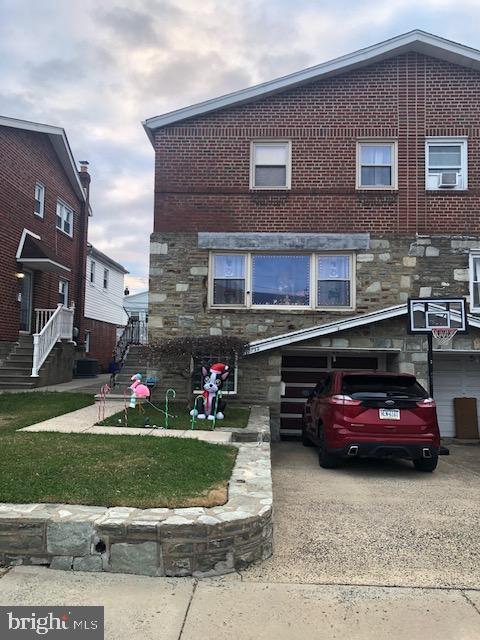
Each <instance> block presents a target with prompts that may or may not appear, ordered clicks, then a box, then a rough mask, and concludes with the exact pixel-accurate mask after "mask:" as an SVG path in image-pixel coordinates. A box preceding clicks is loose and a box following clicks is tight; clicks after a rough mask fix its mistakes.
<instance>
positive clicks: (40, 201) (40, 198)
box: [33, 182, 45, 218]
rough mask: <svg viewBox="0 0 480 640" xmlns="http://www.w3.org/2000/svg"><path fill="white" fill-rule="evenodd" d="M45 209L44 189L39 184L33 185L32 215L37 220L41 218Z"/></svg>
mask: <svg viewBox="0 0 480 640" xmlns="http://www.w3.org/2000/svg"><path fill="white" fill-rule="evenodd" d="M44 209H45V187H44V186H43V184H41V182H37V183H36V185H35V206H34V209H33V211H34V213H35V215H36V216H38V217H39V218H43V211H44Z"/></svg>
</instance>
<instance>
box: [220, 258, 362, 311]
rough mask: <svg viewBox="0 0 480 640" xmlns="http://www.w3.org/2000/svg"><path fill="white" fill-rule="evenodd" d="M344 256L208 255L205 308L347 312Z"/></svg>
mask: <svg viewBox="0 0 480 640" xmlns="http://www.w3.org/2000/svg"><path fill="white" fill-rule="evenodd" d="M353 265H354V262H353V259H352V256H351V255H350V254H336V255H331V254H322V255H319V254H294V253H288V254H277V253H242V254H239V253H237V254H235V253H232V254H226V253H219V254H217V253H215V254H212V255H211V263H210V286H209V303H210V305H211V306H214V307H216V306H218V307H252V308H262V307H263V308H277V307H279V308H282V307H285V308H290V309H295V308H300V309H301V308H304V309H305V308H307V309H312V308H323V309H335V308H339V309H343V308H345V309H351V308H353V306H354V274H353Z"/></svg>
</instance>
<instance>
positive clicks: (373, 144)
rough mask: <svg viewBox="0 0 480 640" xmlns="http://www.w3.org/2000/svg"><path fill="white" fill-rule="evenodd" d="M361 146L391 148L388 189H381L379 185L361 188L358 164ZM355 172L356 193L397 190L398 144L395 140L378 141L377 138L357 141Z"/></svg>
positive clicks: (360, 173)
mask: <svg viewBox="0 0 480 640" xmlns="http://www.w3.org/2000/svg"><path fill="white" fill-rule="evenodd" d="M362 145H369V146H371V147H385V146H386V145H389V146H391V147H392V184H391V185H390V186H388V187H382V186H379V185H373V186H363V185H362V164H361V162H360V160H361V157H360V149H361V147H362ZM356 155H357V158H356V164H357V170H356V180H355V188H356V189H357V190H358V191H396V190H397V189H398V143H397V141H396V140H392V139H391V138H390V139H386V140H379V139H378V138H374V139H373V140H372V139H365V140H363V139H362V140H357V154H356Z"/></svg>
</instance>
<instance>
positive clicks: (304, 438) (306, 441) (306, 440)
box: [302, 425, 313, 447]
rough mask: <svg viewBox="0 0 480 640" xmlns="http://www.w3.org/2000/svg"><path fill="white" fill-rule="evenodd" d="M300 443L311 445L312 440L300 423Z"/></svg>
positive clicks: (305, 445)
mask: <svg viewBox="0 0 480 640" xmlns="http://www.w3.org/2000/svg"><path fill="white" fill-rule="evenodd" d="M302 444H303V446H304V447H313V442H312V441H311V440H310V438H309V437H308V435H307V430H306V429H305V425H302Z"/></svg>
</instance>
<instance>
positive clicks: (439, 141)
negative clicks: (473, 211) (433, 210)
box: [425, 136, 468, 191]
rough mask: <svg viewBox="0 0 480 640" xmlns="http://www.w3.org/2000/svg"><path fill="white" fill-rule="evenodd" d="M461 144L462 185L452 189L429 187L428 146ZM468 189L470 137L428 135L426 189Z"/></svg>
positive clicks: (426, 144)
mask: <svg viewBox="0 0 480 640" xmlns="http://www.w3.org/2000/svg"><path fill="white" fill-rule="evenodd" d="M446 144H459V145H461V148H462V151H461V154H462V155H461V163H462V167H461V175H462V186H461V187H452V188H450V189H442V188H440V187H429V185H428V175H429V173H428V148H429V146H430V145H440V146H441V145H446ZM467 189H468V138H467V137H466V136H450V137H445V136H442V137H436V136H434V137H428V138H426V140H425V190H426V191H466V190H467Z"/></svg>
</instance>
